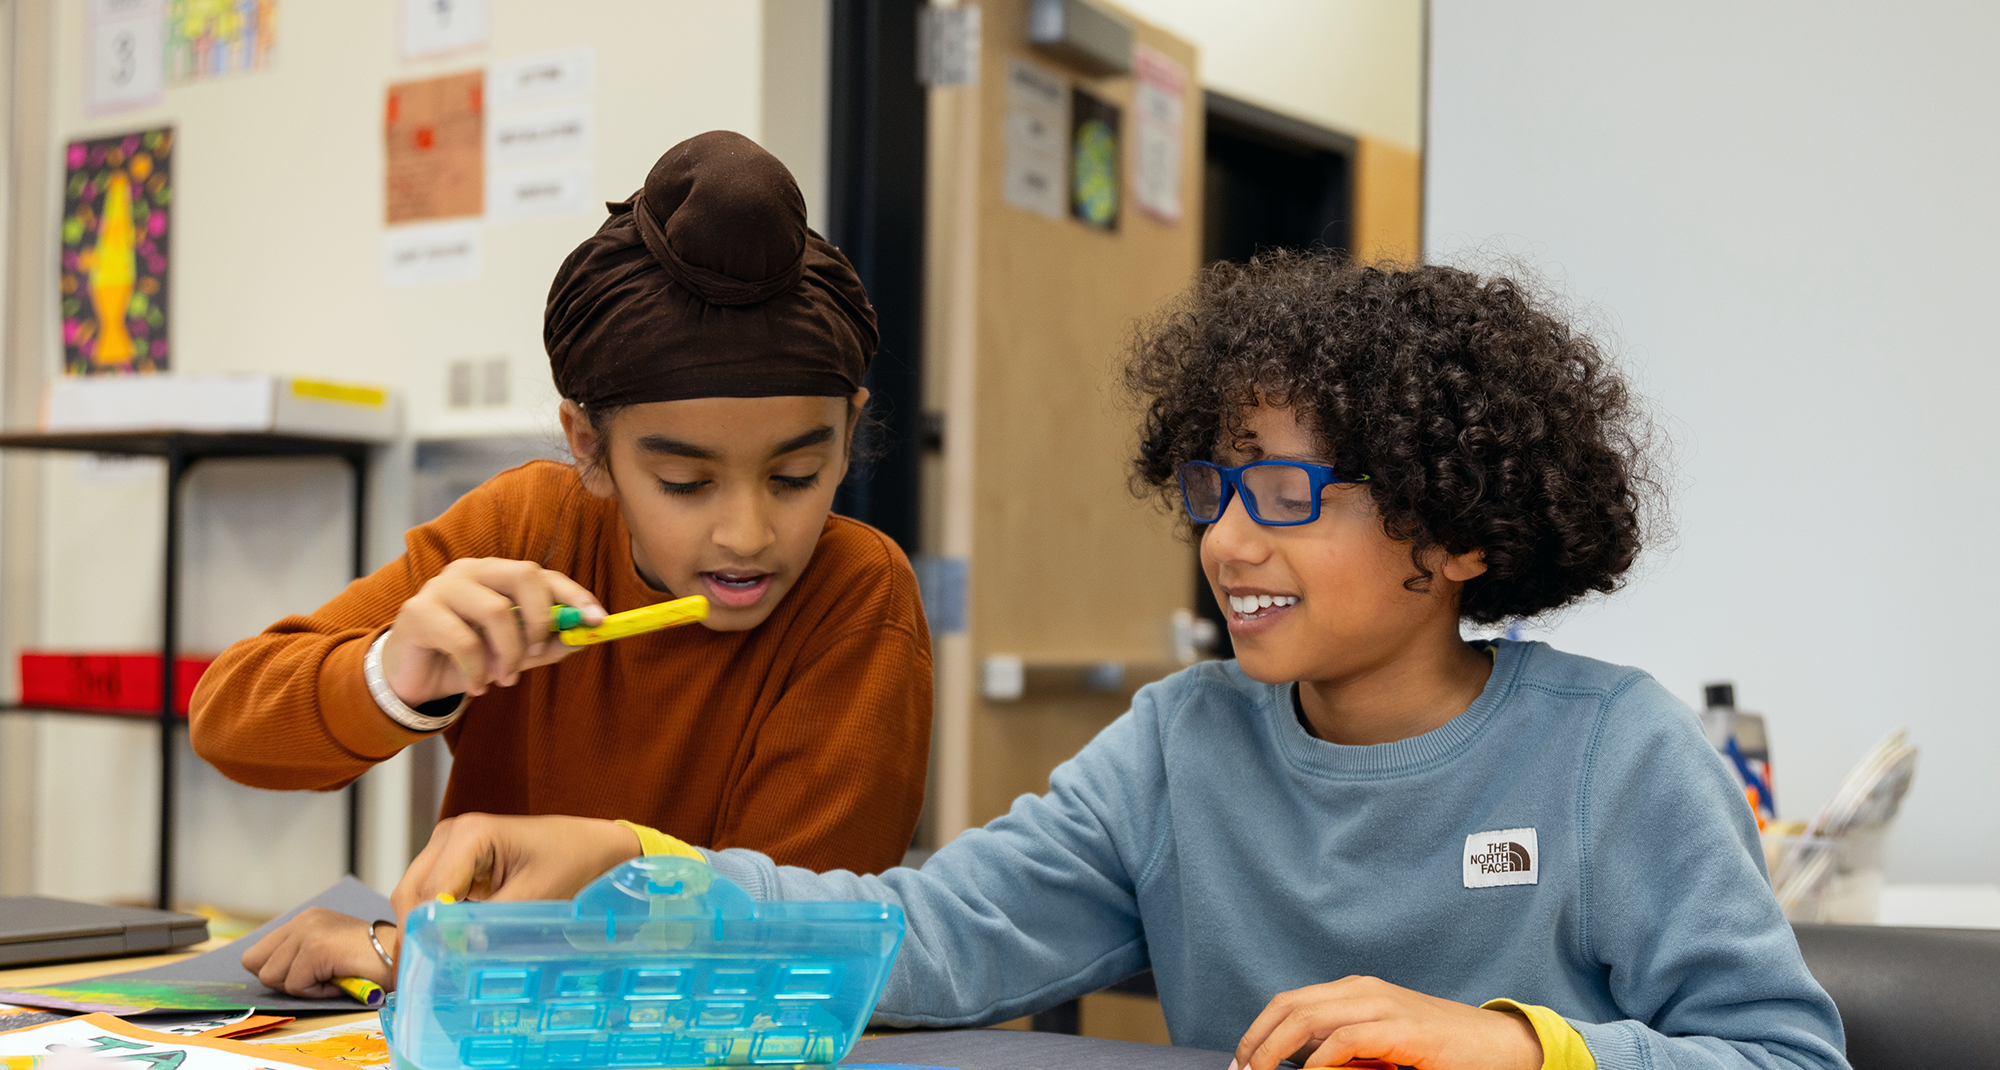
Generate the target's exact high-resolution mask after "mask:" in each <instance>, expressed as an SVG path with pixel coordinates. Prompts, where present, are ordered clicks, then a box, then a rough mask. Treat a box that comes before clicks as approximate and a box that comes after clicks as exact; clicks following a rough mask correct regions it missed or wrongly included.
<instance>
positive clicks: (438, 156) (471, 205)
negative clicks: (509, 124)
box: [384, 71, 486, 225]
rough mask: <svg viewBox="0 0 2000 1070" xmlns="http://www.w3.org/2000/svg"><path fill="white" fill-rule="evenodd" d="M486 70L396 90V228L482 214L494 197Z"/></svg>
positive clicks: (390, 212)
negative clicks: (489, 191)
mask: <svg viewBox="0 0 2000 1070" xmlns="http://www.w3.org/2000/svg"><path fill="white" fill-rule="evenodd" d="M485 86H486V75H485V73H484V72H483V71H466V72H465V73H463V74H451V75H446V76H444V77H442V78H428V79H424V80H423V81H417V82H399V83H397V84H395V85H392V86H390V87H389V100H388V107H387V110H386V115H385V122H384V136H385V137H386V138H387V148H388V152H387V157H386V158H387V161H388V187H387V194H388V196H387V199H386V201H385V207H386V210H387V216H388V222H389V223H390V224H392V225H393V224H396V223H415V222H419V221H421V220H425V219H451V218H454V217H456V216H469V215H478V214H480V212H482V211H483V210H484V207H485V196H486V165H485V159H484V157H485V140H486V129H485V127H486V123H485V111H486V108H485V103H484V99H483V98H484V96H485Z"/></svg>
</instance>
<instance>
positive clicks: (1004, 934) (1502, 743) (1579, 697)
mask: <svg viewBox="0 0 2000 1070" xmlns="http://www.w3.org/2000/svg"><path fill="white" fill-rule="evenodd" d="M1496 647H1497V652H1496V658H1495V664H1494V669H1493V674H1492V676H1491V678H1490V679H1489V680H1488V682H1487V684H1486V687H1485V690H1484V691H1483V692H1482V693H1481V694H1480V696H1479V698H1478V699H1477V700H1476V701H1474V702H1473V704H1472V705H1471V706H1470V707H1469V708H1467V709H1466V711H1465V712H1464V713H1462V714H1460V715H1458V716H1457V717H1454V718H1453V719H1452V720H1450V721H1448V722H1446V723H1445V724H1444V725H1443V726H1442V727H1440V728H1438V729H1436V730H1434V731H1431V732H1428V733H1425V734H1424V735H1420V736H1416V737H1413V738H1410V739H1405V740H1401V741H1398V742H1395V743H1385V744H1381V745H1378V746H1369V747H1348V746H1340V745H1337V744H1333V743H1327V742H1325V741H1323V740H1320V739H1317V738H1315V737H1313V736H1312V735H1310V734H1308V733H1307V732H1306V731H1305V729H1304V728H1303V727H1302V726H1301V725H1300V723H1299V720H1298V717H1297V715H1296V713H1295V710H1294V706H1293V698H1292V692H1293V688H1292V686H1291V685H1279V686H1272V685H1266V684H1260V683H1256V682H1254V681H1252V680H1250V679H1249V678H1248V677H1246V676H1244V675H1243V673H1242V671H1241V670H1239V669H1238V668H1237V666H1236V664H1235V663H1234V662H1211V663H1206V664H1202V665H1197V666H1195V667H1193V668H1190V669H1187V670H1185V671H1183V672H1180V673H1177V674H1175V675H1174V676H1172V677H1169V678H1167V679H1165V680H1162V681H1160V682H1159V683H1157V684H1153V685H1150V686H1148V687H1146V688H1143V689H1141V690H1140V692H1139V693H1138V694H1137V695H1136V696H1134V698H1133V701H1132V709H1131V711H1130V712H1128V713H1126V714H1125V715H1124V716H1123V717H1120V718H1119V719H1118V720H1117V721H1116V722H1114V723H1113V724H1111V726H1110V727H1108V728H1106V729H1105V730H1104V731H1103V732H1102V733H1101V734H1099V735H1098V737H1097V738H1096V739H1094V740H1092V741H1091V743H1090V745H1089V746H1087V747H1085V748H1084V749H1083V751H1082V752H1081V753H1079V754H1078V755H1077V756H1076V757H1075V758H1073V759H1071V760H1070V761H1068V762H1065V763H1063V765H1062V766H1060V767H1059V768H1057V769H1056V771H1055V773H1054V774H1053V775H1052V776H1051V777H1050V790H1049V793H1048V794H1047V795H1044V796H1040V797H1033V796H1022V797H1021V798H1019V799H1017V800H1015V802H1014V807H1013V809H1012V811H1011V812H1009V813H1008V814H1007V815H1006V816H1004V817H1001V818H998V819H997V820H995V821H993V822H992V823H990V824H988V825H987V826H986V827H985V828H983V829H973V830H970V831H968V832H966V833H964V834H963V835H961V836H959V837H958V838H957V839H955V840H953V841H952V842H951V843H950V844H948V845H946V846H945V847H944V849H942V850H940V851H939V852H938V853H937V854H936V855H935V856H933V857H932V858H931V859H930V860H929V861H928V862H926V863H925V864H924V867H923V868H922V869H921V870H914V869H895V870H890V871H889V872H887V873H883V874H881V875H880V876H869V877H861V876H855V875H854V874H852V873H847V872H844V871H842V872H834V873H825V874H816V873H812V872H810V871H808V870H803V869H793V868H789V867H778V866H775V865H773V864H772V862H771V861H770V859H769V858H767V857H765V856H764V855H762V854H759V853H757V852H754V851H747V850H740V849H737V850H727V851H719V852H707V853H708V855H709V858H710V860H711V861H712V862H713V864H714V865H715V866H716V868H717V869H718V870H720V871H721V872H722V873H723V874H725V875H727V876H729V877H730V878H732V879H734V880H735V881H736V882H737V883H739V884H741V885H742V886H743V887H744V888H745V889H747V890H748V891H749V892H750V894H752V895H753V896H756V897H758V898H760V899H867V900H883V901H888V902H894V903H899V904H901V905H902V907H903V909H904V910H905V911H906V912H907V915H908V919H909V929H908V933H907V935H906V937H905V939H904V943H903V949H902V953H901V955H900V956H899V957H898V959H897V960H896V965H895V968H894V970H893V972H892V974H891V976H890V980H889V985H888V988H887V990H886V991H885V992H884V994H883V996H882V1000H881V1003H880V1004H879V1005H878V1007H877V1011H876V1014H877V1017H878V1019H880V1020H883V1021H886V1022H888V1023H891V1024H894V1025H903V1026H954V1025H978V1024H986V1023H992V1022H999V1021H1004V1020H1006V1019H1009V1018H1014V1017H1017V1016H1019V1015H1022V1014H1027V1013H1030V1012H1033V1011H1036V1010H1039V1009H1042V1008H1045V1007H1048V1006H1051V1005H1053V1004H1056V1003H1059V1002H1062V1001H1063V1000H1067V999H1070V998H1072V997H1075V996H1079V995H1082V994H1084V993H1086V992H1092V991H1095V990H1097V989H1099V988H1102V987H1104V986H1105V985H1107V984H1110V983H1112V982H1114V981H1117V980H1119V979H1121V978H1124V977H1126V976H1128V975H1130V974H1133V973H1136V972H1138V971H1140V970H1143V969H1146V968H1148V967H1151V968H1152V970H1153V974H1154V978H1155V980H1156V982H1157V984H1158V986H1159V990H1160V1003H1161V1006H1162V1008H1163V1009H1164V1010H1165V1012H1166V1018H1167V1027H1168V1030H1169V1031H1170V1033H1171V1035H1172V1037H1173V1040H1174V1043H1176V1044H1182V1045H1190V1046H1194V1047H1200V1048H1209V1049H1213V1050H1217V1051H1228V1050H1231V1049H1232V1048H1234V1047H1235V1046H1236V1042H1237V1040H1238V1039H1239V1038H1240V1037H1241V1036H1242V1033H1243V1030H1244V1029H1245V1028H1247V1027H1248V1026H1249V1025H1250V1022H1251V1021H1252V1019H1254V1018H1255V1017H1256V1016H1257V1014H1258V1012H1259V1011H1261V1010H1262V1009H1263V1008H1264V1005H1265V1003H1266V1002H1267V1001H1269V1000H1270V998H1271V997H1272V996H1274V995H1276V994H1277V993H1279V992H1281V991H1285V990H1287V989H1293V988H1300V987H1303V986H1306V985H1312V984H1318V983H1321V982H1325V981H1332V980H1336V979H1338V978H1340V977H1343V976H1346V975H1349V974H1368V975H1373V976H1376V977H1380V978H1383V979H1385V980H1388V981H1390V982H1393V983H1395V984H1398V985H1403V986H1405V987H1408V988H1412V989H1415V990H1417V991H1420V992H1427V993H1429V994H1431V995H1434V996H1441V997H1444V998H1447V999H1453V1000H1459V1001H1462V1002H1465V1003H1471V1004H1478V1003H1482V1002H1484V1001H1486V1000H1489V999H1493V998H1497V997H1503V996H1504V997H1507V998H1511V999H1514V1000H1518V1001H1520V1002H1522V1003H1535V1004H1542V1005H1544V1006H1548V1007H1551V1008H1553V1009H1555V1010H1556V1011H1557V1012H1558V1013H1560V1014H1562V1015H1563V1016H1564V1017H1566V1018H1567V1019H1568V1020H1569V1021H1570V1022H1571V1024H1573V1025H1574V1026H1575V1027H1576V1029H1577V1031H1578V1032H1579V1033H1581V1034H1582V1035H1583V1038H1584V1040H1585V1042H1586V1043H1588V1044H1589V1046H1590V1051H1591V1054H1592V1055H1593V1056H1594V1057H1595V1058H1596V1060H1597V1065H1598V1066H1599V1067H1601V1068H1603V1070H1622V1068H1625V1067H1634V1068H1664V1067H1744V1066H1757V1067H1845V1066H1846V1065H1847V1063H1846V1060H1845V1058H1844V1057H1843V1056H1842V1054H1841V1053H1842V1051H1843V1048H1844V1042H1843V1039H1842V1035H1841V1025H1840V1019H1839V1017H1838V1015H1837V1013H1836V1012H1835V1010H1834V1006H1833V1002H1832V1001H1831V1000H1830V999H1828V998H1827V995H1826V993H1825V991H1824V990H1822V989H1821V988H1820V986H1819V985H1818V984H1817V983H1815V982H1814V980H1813V978H1812V976H1811V975H1810V974H1809V973H1807V971H1806V967H1805V963H1804V961H1803V960H1802V959H1801V958H1800V955H1799V949H1798V943H1797V941H1796V940H1795V939H1794V938H1793V936H1792V931H1791V928H1790V927H1789V926H1788V925H1787V924H1786V923H1785V919H1784V917H1783V915H1782V914H1781V913H1780V912H1779V910H1778V905H1777V903H1776V902H1775V901H1774V900H1773V899H1772V896H1771V891H1770V888H1769V886H1768V885H1767V883H1766V881H1765V877H1764V868H1763V865H1764V864H1763V857H1762V854H1761V853H1760V851H1759V850H1758V847H1757V830H1756V827H1755V824H1754V822H1753V820H1752V818H1751V815H1750V810H1749V808H1748V807H1747V806H1746V805H1744V802H1743V799H1742V796H1741V795H1740V794H1739V793H1738V790H1737V788H1736V786H1735V782H1734V781H1733V780H1732V779H1731V778H1730V776H1729V773H1728V771H1727V770H1726V769H1725V768H1724V767H1723V765H1722V763H1721V760H1720V759H1719V758H1718V757H1717V755H1716V754H1715V752H1714V750H1712V749H1711V748H1710V747H1709V745H1708V743H1707V741H1706V740H1705V739H1704V738H1703V736H1702V733H1701V729H1700V726H1699V725H1698V723H1697V722H1696V720H1695V717H1694V716H1693V714H1692V713H1690V712H1689V711H1688V709H1687V707H1685V706H1683V705H1682V704H1681V703H1680V702H1678V701H1677V700H1675V699H1674V698H1673V696H1672V695H1670V694H1669V693H1668V692H1667V691H1666V690H1665V689H1664V688H1662V687H1661V686H1660V685H1659V684H1658V683H1657V682H1655V681H1654V680H1653V679H1652V678H1651V677H1649V676H1647V675H1646V674H1644V673H1642V672H1639V671H1637V670H1634V669H1627V668H1619V667H1617V666H1612V665H1607V664H1604V663H1602V662H1598V661H1593V660H1590V659H1588V658H1581V657H1576V656H1573V655H1568V654H1562V653H1559V652H1557V651H1555V650H1553V649H1551V648H1549V647H1548V646H1545V645H1543V644H1541V643H1512V642H1505V641H1501V642H1498V643H1496Z"/></svg>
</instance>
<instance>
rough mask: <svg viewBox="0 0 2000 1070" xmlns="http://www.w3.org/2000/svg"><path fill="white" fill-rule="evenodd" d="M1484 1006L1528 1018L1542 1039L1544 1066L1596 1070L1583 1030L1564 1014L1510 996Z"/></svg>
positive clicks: (1550, 1069) (1560, 1069)
mask: <svg viewBox="0 0 2000 1070" xmlns="http://www.w3.org/2000/svg"><path fill="white" fill-rule="evenodd" d="M1479 1007H1480V1009H1481V1010H1488V1011H1513V1012H1515V1013H1516V1014H1519V1015H1521V1016H1522V1017H1525V1018H1526V1019H1528V1024H1529V1025H1531V1026H1534V1027H1535V1038H1536V1039H1537V1040H1540V1041H1541V1042H1542V1070H1597V1059H1596V1058H1595V1057H1593V1056H1592V1055H1591V1054H1590V1046H1589V1045H1587V1044H1585V1043H1584V1042H1583V1034H1581V1033H1579V1032H1577V1031H1576V1027H1575V1026H1573V1025H1571V1024H1569V1022H1567V1021H1565V1020H1564V1019H1563V1016H1562V1015H1560V1014H1557V1013H1556V1012H1554V1011H1552V1010H1550V1009H1548V1008H1547V1007H1537V1006H1535V1005H1534V1004H1532V1003H1516V1002H1514V1001H1513V1000H1511V999H1489V1000H1487V1001H1486V1002H1484V1003H1482V1004H1480V1005H1479Z"/></svg>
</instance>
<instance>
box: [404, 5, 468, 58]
mask: <svg viewBox="0 0 2000 1070" xmlns="http://www.w3.org/2000/svg"><path fill="white" fill-rule="evenodd" d="M402 7H403V35H402V36H403V58H404V59H415V58H417V57H419V56H436V55H441V54H443V53H446V52H460V51H464V50H465V49H469V48H480V47H482V46H484V45H485V44H486V0H403V4H402Z"/></svg>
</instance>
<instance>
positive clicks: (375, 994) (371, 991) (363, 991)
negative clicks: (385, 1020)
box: [333, 977, 382, 1007]
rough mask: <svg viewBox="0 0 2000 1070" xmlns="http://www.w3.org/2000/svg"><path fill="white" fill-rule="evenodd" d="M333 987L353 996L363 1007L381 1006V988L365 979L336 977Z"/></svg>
mask: <svg viewBox="0 0 2000 1070" xmlns="http://www.w3.org/2000/svg"><path fill="white" fill-rule="evenodd" d="M333 983H334V986H335V987H337V988H339V989H340V990H341V991H342V992H345V993H347V994H348V995H350V996H353V997H354V998H355V1000H356V1001H358V1002H359V1003H360V1004H361V1005H362V1006H364V1007H380V1006H381V1005H382V986H381V985H378V984H376V983H375V982H373V981H370V980H369V979H368V978H366V977H336V978H334V979H333Z"/></svg>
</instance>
